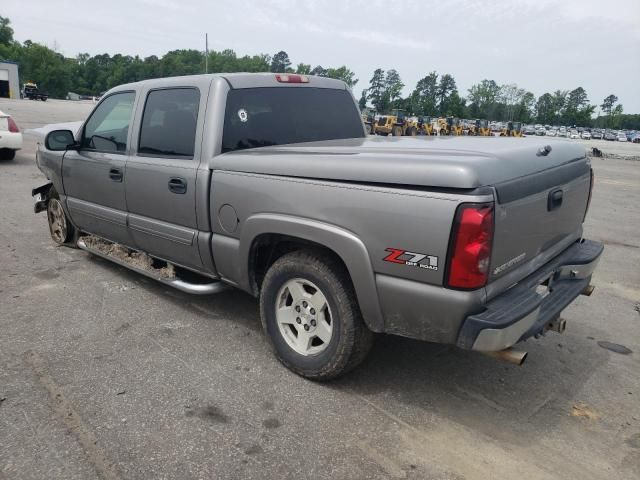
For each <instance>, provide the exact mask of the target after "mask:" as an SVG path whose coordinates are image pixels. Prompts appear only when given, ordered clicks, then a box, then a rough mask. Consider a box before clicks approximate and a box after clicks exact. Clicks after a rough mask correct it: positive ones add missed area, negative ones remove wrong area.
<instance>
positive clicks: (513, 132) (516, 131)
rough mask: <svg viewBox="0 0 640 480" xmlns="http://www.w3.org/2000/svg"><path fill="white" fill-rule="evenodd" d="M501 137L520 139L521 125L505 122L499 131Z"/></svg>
mask: <svg viewBox="0 0 640 480" xmlns="http://www.w3.org/2000/svg"><path fill="white" fill-rule="evenodd" d="M500 136H501V137H522V123H520V122H507V124H506V126H504V127H502V130H500Z"/></svg>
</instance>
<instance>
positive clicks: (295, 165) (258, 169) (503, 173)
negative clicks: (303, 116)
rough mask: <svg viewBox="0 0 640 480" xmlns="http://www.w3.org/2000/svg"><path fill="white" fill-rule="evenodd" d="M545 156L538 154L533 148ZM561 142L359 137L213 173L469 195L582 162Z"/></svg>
mask: <svg viewBox="0 0 640 480" xmlns="http://www.w3.org/2000/svg"><path fill="white" fill-rule="evenodd" d="M546 145H550V146H551V152H550V153H549V154H548V155H546V156H544V155H538V151H539V150H540V148H541V147H544V146H546ZM584 157H585V150H584V148H583V147H581V146H579V145H576V144H575V143H572V142H570V141H567V140H546V139H540V138H535V137H534V138H500V137H466V136H462V137H417V138H416V137H399V138H394V137H373V136H372V137H367V138H353V139H346V140H329V141H324V142H312V143H299V144H291V145H282V146H274V147H262V148H255V149H250V150H241V151H235V152H230V153H225V154H222V155H218V156H216V157H214V158H213V159H212V161H211V163H210V168H211V169H213V170H227V171H237V172H245V173H255V174H267V175H278V176H294V177H302V178H314V179H325V180H336V181H348V182H362V183H374V184H395V185H407V186H428V187H441V188H453V189H474V188H477V187H481V186H487V185H494V184H496V183H500V182H503V181H506V180H510V179H513V178H519V177H523V176H526V175H530V174H532V173H535V172H538V171H542V170H546V169H549V168H553V167H556V166H558V165H562V164H564V163H568V162H570V161H573V160H576V159H579V158H584Z"/></svg>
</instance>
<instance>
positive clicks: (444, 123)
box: [437, 117, 453, 136]
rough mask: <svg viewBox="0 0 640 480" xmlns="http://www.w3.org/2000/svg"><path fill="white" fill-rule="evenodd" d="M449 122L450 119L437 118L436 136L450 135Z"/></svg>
mask: <svg viewBox="0 0 640 480" xmlns="http://www.w3.org/2000/svg"><path fill="white" fill-rule="evenodd" d="M450 120H453V119H452V118H442V117H440V118H438V127H437V128H438V135H440V136H442V135H449V134H450V133H451V123H450Z"/></svg>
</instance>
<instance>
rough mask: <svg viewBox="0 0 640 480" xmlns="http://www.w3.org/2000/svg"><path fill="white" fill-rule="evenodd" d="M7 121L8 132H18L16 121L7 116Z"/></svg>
mask: <svg viewBox="0 0 640 480" xmlns="http://www.w3.org/2000/svg"><path fill="white" fill-rule="evenodd" d="M7 122H8V123H9V131H10V132H13V133H18V132H19V131H20V129H19V128H18V125H16V122H14V121H13V118H11V117H7Z"/></svg>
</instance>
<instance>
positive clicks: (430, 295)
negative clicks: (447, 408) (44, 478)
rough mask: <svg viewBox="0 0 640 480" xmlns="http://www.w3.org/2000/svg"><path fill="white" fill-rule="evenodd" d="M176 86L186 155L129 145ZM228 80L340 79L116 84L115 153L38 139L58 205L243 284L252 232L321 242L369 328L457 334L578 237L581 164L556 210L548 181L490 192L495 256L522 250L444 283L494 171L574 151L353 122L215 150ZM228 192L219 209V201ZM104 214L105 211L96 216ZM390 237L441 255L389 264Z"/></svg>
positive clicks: (503, 172)
mask: <svg viewBox="0 0 640 480" xmlns="http://www.w3.org/2000/svg"><path fill="white" fill-rule="evenodd" d="M171 86H177V87H195V88H198V89H200V92H201V96H200V98H201V104H200V109H199V115H198V121H197V135H196V151H195V155H194V158H193V159H192V160H185V159H180V160H177V159H166V158H163V159H159V158H151V157H148V156H144V157H143V156H138V155H137V154H136V151H137V138H138V134H137V132H138V130H139V126H140V122H141V117H142V111H143V107H144V100H145V97H146V93H147V92H148V91H149V90H151V89H156V88H166V87H171ZM232 86H233V87H234V88H251V87H256V86H269V87H280V88H308V87H309V86H316V87H318V86H321V87H323V88H340V89H343V88H346V87H345V85H344V84H343V83H342V82H338V81H335V80H331V79H320V78H315V77H312V79H311V83H310V84H309V85H305V84H302V85H300V84H295V85H292V84H282V83H278V82H276V81H275V79H274V76H273V75H272V74H260V75H255V74H233V75H226V74H225V75H199V76H186V77H175V78H167V79H157V80H147V81H144V82H138V83H135V84H129V85H123V86H120V87H117V88H115V89H113V90H112V91H110V92H108V94H110V93H113V92H117V91H123V90H133V91H135V92H136V94H137V96H136V102H135V105H134V113H133V120H132V123H131V128H130V132H129V142H128V151H127V152H126V153H125V154H124V155H111V156H109V155H105V154H94V153H91V154H88V153H86V152H68V153H67V155H66V157H65V159H64V161H63V162H62V165H63V166H64V168H63V169H62V171H61V170H60V166H59V165H60V163H61V161H60V157H61V156H62V155H61V154H56V153H54V152H46V151H43V150H41V152H40V156H41V158H40V160H39V166H40V168H41V169H42V170H43V171H44V172H45V173H46V174H47V176H48V178H51V179H52V181H53V183H54V185H55V186H56V189H58V188H60V190H59V191H61V192H64V195H62V197H63V198H67V197H68V198H67V201H66V207H68V210H69V212H70V213H71V216H72V219H73V220H74V222H76V221H77V222H78V224H79V225H80V227H81V228H82V229H85V230H88V231H90V232H92V233H97V234H100V235H102V236H104V237H106V238H110V239H114V240H116V241H120V242H121V243H125V244H127V245H134V246H135V247H137V248H139V249H140V250H143V251H146V252H149V253H151V254H152V255H154V256H157V257H159V258H162V259H165V260H168V261H172V262H174V263H176V264H178V265H183V266H187V267H189V268H191V269H194V270H196V271H200V272H202V273H204V274H206V275H208V276H210V277H213V278H216V277H217V276H219V277H220V278H221V279H223V280H224V281H225V282H227V283H229V284H232V285H235V286H238V287H239V288H241V289H243V290H246V291H248V292H251V293H254V294H255V293H256V292H255V290H254V285H252V281H251V278H252V277H251V271H250V264H249V261H250V260H249V259H250V252H251V249H252V246H253V245H254V242H255V241H256V239H257V238H259V237H260V236H261V235H264V234H273V233H275V234H283V235H289V236H293V237H298V238H300V239H305V240H310V241H314V242H316V243H320V244H321V245H324V246H326V247H327V248H330V249H331V250H333V251H334V252H335V253H336V254H337V255H338V256H339V257H340V258H341V259H342V260H343V261H344V263H345V265H346V266H347V269H348V270H349V273H350V275H351V277H352V280H353V283H354V287H355V290H356V295H357V297H358V300H359V303H360V306H361V310H362V312H363V316H364V318H365V321H366V322H367V324H368V325H369V327H370V328H371V329H372V330H374V331H386V332H389V333H395V334H399V335H405V336H412V337H415V338H420V339H423V340H431V341H437V342H443V343H455V342H456V338H457V334H458V330H459V328H460V325H461V324H462V322H463V321H464V319H465V318H466V316H467V315H469V314H471V313H477V312H479V311H481V310H482V308H483V307H482V306H483V304H484V303H485V302H486V301H487V299H488V298H493V297H495V296H497V295H499V294H500V293H502V292H504V291H505V290H506V289H508V288H509V287H510V286H511V285H513V284H514V283H516V282H518V281H519V280H520V279H521V278H524V276H526V275H527V274H528V273H530V271H531V269H535V268H537V267H539V266H540V265H541V263H542V262H544V261H548V259H549V258H551V256H552V255H555V254H557V253H559V252H560V251H561V249H562V248H566V247H567V246H568V244H569V243H571V242H572V241H573V240H575V238H578V237H579V236H580V235H581V222H582V214H583V213H584V206H585V204H586V194H587V192H588V181H587V179H586V178H585V177H580V178H578V179H575V180H573V181H570V182H568V183H567V184H566V185H563V188H564V189H565V199H564V201H565V202H566V203H565V205H564V207H563V208H564V210H562V211H559V212H555V216H548V215H546V213H545V212H544V211H543V208H542V207H543V206H544V207H545V208H546V198H547V197H546V195H547V193H548V192H547V191H546V190H545V191H541V192H538V193H537V194H535V195H530V196H528V197H526V198H523V199H516V200H514V201H513V202H510V203H507V204H504V205H501V204H497V205H496V239H495V244H494V255H493V257H492V258H493V265H492V268H493V267H494V266H495V265H500V262H502V261H503V260H505V259H507V260H508V259H509V257H510V256H511V255H513V254H514V253H515V252H516V251H519V249H524V250H525V251H526V253H527V255H526V258H527V260H526V262H525V263H523V264H522V265H515V266H514V267H513V269H511V270H507V271H505V272H502V273H501V274H500V275H497V274H496V275H494V276H493V278H492V282H491V283H490V284H489V285H487V287H486V288H482V289H478V290H475V291H473V292H462V291H453V290H449V289H446V288H444V287H443V283H444V270H445V260H446V256H447V249H448V245H449V235H450V232H451V227H452V222H453V218H454V215H455V212H456V209H457V207H458V206H459V205H460V204H461V203H463V202H479V203H484V202H494V198H495V197H496V195H495V189H494V188H493V186H494V185H496V184H499V183H501V182H506V181H510V180H512V179H514V178H522V177H526V176H528V175H531V174H533V173H537V172H542V171H546V170H550V169H553V168H554V167H557V166H559V165H562V164H564V163H567V162H569V161H574V160H578V161H584V160H580V159H581V158H583V157H584V152H582V150H581V149H580V148H579V147H576V146H574V145H572V144H570V143H568V142H562V141H560V142H554V143H553V149H552V152H551V153H550V154H549V155H548V156H540V157H539V156H537V155H536V152H537V151H538V149H539V148H540V147H541V146H542V145H543V143H544V144H547V143H548V141H544V142H543V143H541V142H540V141H539V140H538V139H500V140H498V141H496V140H492V139H486V138H379V137H377V138H366V137H365V135H364V129H363V137H362V138H355V139H349V140H341V141H327V142H314V143H307V144H298V145H287V146H278V147H267V148H260V149H254V150H246V151H240V152H233V153H228V154H224V155H221V154H220V146H221V138H222V127H223V119H224V109H225V101H226V96H227V93H228V91H229V89H230V88H231V87H232ZM354 108H356V103H355V99H354ZM41 148H42V147H41ZM94 157H95V158H94ZM112 165H118V166H120V167H124V168H125V175H124V179H123V182H122V183H121V184H120V185H113V184H110V183H108V182H105V181H104V177H105V175H106V174H108V169H109V167H110V166H112ZM173 176H176V177H180V178H184V179H185V180H186V182H187V192H186V193H185V194H182V195H178V194H174V193H171V192H169V190H168V185H167V182H168V180H169V179H170V178H171V177H173ZM62 179H64V182H62V181H61V180H62ZM107 179H108V175H107ZM547 180H548V179H547ZM63 183H64V185H63ZM545 186H546V184H545ZM65 195H66V196H67V197H65ZM225 205H228V206H229V207H225V208H224V209H222V207H223V206H225ZM221 209H222V213H219V212H221ZM230 209H232V210H230ZM107 217H109V218H111V220H112V221H104V220H105V219H107ZM231 217H235V220H234V219H233V218H231ZM221 222H224V223H225V227H226V228H223V225H222V223H221ZM234 223H235V225H233V224H234ZM229 225H232V227H229ZM536 229H538V230H536ZM387 248H398V249H403V250H407V251H411V252H416V253H421V254H426V255H430V256H434V257H437V258H438V269H437V270H429V269H421V268H417V267H410V266H405V265H398V264H393V263H389V262H385V261H383V258H384V257H386V256H387V255H388V252H387V251H386V249H387Z"/></svg>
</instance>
